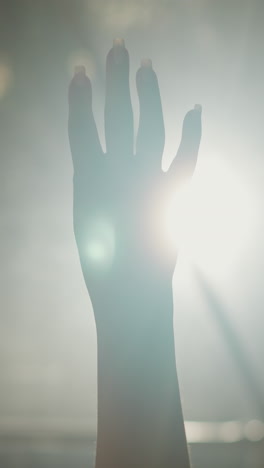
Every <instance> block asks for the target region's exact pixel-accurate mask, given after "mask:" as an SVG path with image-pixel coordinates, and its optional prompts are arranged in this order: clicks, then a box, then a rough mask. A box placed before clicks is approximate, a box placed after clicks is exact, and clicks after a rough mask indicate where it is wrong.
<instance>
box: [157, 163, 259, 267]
mask: <svg viewBox="0 0 264 468" xmlns="http://www.w3.org/2000/svg"><path fill="white" fill-rule="evenodd" d="M255 222H256V206H255V202H254V200H253V197H252V195H251V194H250V190H249V187H248V186H247V185H246V184H245V183H243V182H242V181H241V180H239V177H238V176H237V175H236V173H235V172H234V171H232V170H231V168H229V167H228V166H227V165H225V164H224V163H222V162H220V161H219V160H216V159H214V160H207V161H204V162H203V164H200V165H199V167H198V168H197V171H196V174H195V176H194V178H193V180H192V181H191V183H189V185H186V186H184V187H183V188H181V189H179V190H178V191H175V193H174V195H173V198H172V199H171V202H170V204H169V205H168V209H167V212H166V231H167V239H169V241H170V242H171V243H172V244H176V245H177V246H178V247H179V248H180V251H181V253H182V254H183V255H184V256H185V257H186V258H188V260H189V261H191V262H192V263H194V264H196V265H197V266H198V267H199V268H200V269H202V270H203V271H205V272H206V273H208V274H216V275H217V276H218V275H225V276H226V274H227V273H228V272H230V271H231V269H232V268H233V267H234V266H235V265H236V262H237V261H238V260H239V256H240V255H241V254H243V249H245V248H246V246H247V245H248V243H249V240H250V235H251V234H252V232H253V229H254V227H255Z"/></svg>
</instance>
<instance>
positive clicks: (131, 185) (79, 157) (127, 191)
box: [69, 40, 201, 468]
mask: <svg viewBox="0 0 264 468" xmlns="http://www.w3.org/2000/svg"><path fill="white" fill-rule="evenodd" d="M136 80H137V89H138V95H139V101H140V121H139V129H138V135H137V142H136V154H135V155H134V154H133V139H134V131H133V114H132V106H131V99H130V91H129V57H128V52H127V50H126V48H125V45H124V41H123V40H115V41H114V45H113V48H112V49H111V50H110V52H109V53H108V56H107V61H106V98H105V138H106V148H107V153H106V154H104V153H103V151H102V148H101V145H100V142H99V137H98V132H97V129H96V125H95V121H94V117H93V112H92V89H91V83H90V80H89V78H88V77H87V76H86V71H85V68H84V67H82V66H80V67H77V68H76V70H75V75H74V77H73V79H72V81H71V83H70V87H69V139H70V146H71V152H72V158H73V165H74V233H75V238H76V243H77V246H78V251H79V256H80V262H81V266H82V271H83V275H84V279H85V282H86V285H87V288H88V290H89V293H90V297H91V300H92V304H93V308H94V314H95V321H96V328H97V338H98V437H97V457H96V466H97V468H103V467H106V466H107V467H108V468H112V467H115V468H119V467H120V468H121V467H124V466H126V467H128V466H131V467H132V466H133V467H135V466H137V467H141V466H142V467H143V466H144V468H148V467H154V466H155V467H156V466H157V467H158V466H162V467H165V466H166V467H167V468H170V467H172V466H173V467H174V468H175V467H176V466H179V467H181V468H185V467H188V466H189V464H188V463H189V461H188V453H187V448H186V440H185V434H184V426H183V419H182V413H181V405H180V398H179V390H178V383H177V376H176V370H175V358H174V340H173V321H172V318H173V305H172V292H171V289H172V288H171V281H172V274H173V270H174V267H175V262H176V250H173V249H172V248H171V246H169V245H168V243H167V242H166V237H165V236H164V235H163V230H162V226H161V225H162V223H163V214H164V212H165V210H166V204H167V203H168V199H169V197H170V193H171V191H172V190H173V189H175V187H176V186H177V185H178V184H179V183H180V182H181V181H182V180H183V179H184V178H186V177H188V176H191V175H192V173H193V171H194V168H195V165H196V160H197V155H198V150H199V144H200V139H201V107H200V106H198V105H196V106H195V108H194V109H193V110H191V111H189V112H188V113H187V114H186V116H185V119H184V122H183V131H182V139H181V143H180V146H179V150H178V153H177V156H176V158H175V160H174V161H173V163H172V165H171V167H170V169H169V171H168V172H167V173H165V172H163V171H162V169H161V157H162V153H163V147H164V140H165V132H164V123H163V115H162V106H161V100H160V93H159V87H158V81H157V77H156V74H155V72H154V71H153V69H152V64H151V61H150V60H144V61H143V62H142V64H141V67H140V68H139V70H138V72H137V77H136Z"/></svg>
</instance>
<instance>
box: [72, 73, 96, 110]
mask: <svg viewBox="0 0 264 468" xmlns="http://www.w3.org/2000/svg"><path fill="white" fill-rule="evenodd" d="M91 103H92V84H91V80H90V78H89V77H88V76H87V75H86V69H85V66H84V65H77V66H76V67H75V69H74V75H73V77H72V79H71V82H70V85H69V104H70V105H74V104H76V105H79V106H80V105H81V104H85V105H87V104H89V105H91Z"/></svg>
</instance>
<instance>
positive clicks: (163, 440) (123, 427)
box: [96, 311, 189, 468]
mask: <svg viewBox="0 0 264 468" xmlns="http://www.w3.org/2000/svg"><path fill="white" fill-rule="evenodd" d="M135 315H138V311H137V312H135ZM143 316H144V314H143ZM130 317H131V315H130ZM159 317H160V319H159ZM125 322H126V321H125V320H124V322H123V323H122V320H121V322H120V326H119V328H117V329H116V330H115V331H114V329H112V331H109V330H105V329H104V328H102V327H100V326H97V331H98V453H97V465H96V466H97V468H101V467H104V466H105V464H107V466H108V467H109V468H112V466H113V467H115V468H121V467H122V468H123V467H126V468H127V467H128V466H130V464H131V467H132V466H137V467H139V468H141V466H142V468H143V467H144V468H152V467H154V466H155V467H162V468H163V467H164V468H172V467H173V468H177V467H179V468H188V467H189V460H188V452H187V444H186V439H185V432H184V424H183V417H182V410H181V401H180V394H179V387H178V380H177V374H176V365H175V350H174V335H173V320H172V315H171V317H170V314H168V315H167V319H166V320H164V316H162V314H159V316H157V315H156V317H155V315H154V317H153V320H152V321H151V322H150V321H149V322H148V323H146V322H145V321H144V320H143V319H142V320H141V321H138V323H137V327H136V328H135V327H134V326H133V323H135V324H136V322H131V320H130V323H129V327H127V326H126V323H125Z"/></svg>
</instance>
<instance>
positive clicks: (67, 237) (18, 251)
mask: <svg viewBox="0 0 264 468" xmlns="http://www.w3.org/2000/svg"><path fill="white" fill-rule="evenodd" d="M263 20H264V3H263V2H262V0H239V1H238V0H231V1H226V0H222V1H221V2H217V1H213V0H195V1H194V0H177V1H172V0H171V1H169V0H163V1H158V0H145V1H139V0H134V1H130V0H129V1H125V0H124V1H121V0H109V1H106V0H96V1H95V0H94V1H89V0H86V1H83V0H80V1H76V2H71V1H69V0H64V1H62V0H54V1H52V2H49V1H46V2H44V1H38V0H36V1H29V0H23V1H12V0H10V1H9V2H3V3H2V4H1V7H0V112H1V113H0V119H1V121H0V148H1V184H0V192H1V194H0V203H1V239H2V241H1V245H0V249H1V259H2V261H1V273H0V274H1V299H0V301H1V306H0V307H1V312H0V314H1V315H0V321H1V328H0V366H1V372H0V379H1V383H0V386H1V393H0V427H1V430H4V428H5V427H8V425H9V426H12V425H19V424H20V423H21V424H22V423H23V421H24V422H25V421H29V420H30V421H32V420H33V421H36V422H39V423H41V422H42V423H43V424H44V423H45V424H49V423H50V424H51V425H52V424H53V425H56V424H57V423H58V424H59V421H64V422H65V421H66V422H68V424H69V426H71V425H72V426H74V424H77V425H78V424H80V425H81V424H84V425H87V426H89V427H90V428H91V430H92V431H95V429H96V335H95V324H94V318H93V313H92V308H91V303H90V300H89V296H88V294H87V291H86V288H85V284H84V280H83V277H82V273H81V268H80V265H79V259H78V255H77V248H76V246H75V241H74V235H73V227H72V174H73V170H72V162H71V156H70V151H69V144H68V137H67V114H68V109H67V88H68V84H69V81H70V79H71V76H72V70H73V68H74V64H75V63H77V62H80V61H81V62H84V63H85V65H86V68H87V73H88V75H89V76H90V78H91V80H92V85H93V108H94V113H95V117H96V121H97V124H98V128H99V132H100V136H101V141H102V142H103V144H104V137H103V110H104V85H105V58H106V55H107V52H108V50H109V49H110V47H111V46H112V41H113V38H114V37H116V36H118V37H123V38H124V39H125V43H126V47H127V48H128V50H129V53H130V82H131V95H132V101H133V107H134V111H135V127H137V121H138V100H137V96H136V87H135V73H136V70H137V69H138V67H139V64H140V60H141V58H142V57H150V58H151V59H152V62H153V68H154V69H155V71H156V73H157V75H158V79H159V84H160V91H161V97H162V103H163V112H164V121H165V128H166V147H165V152H164V161H163V164H164V167H167V166H168V164H169V163H170V161H171V159H172V158H173V156H174V155H175V154H176V150H177V145H178V143H179V139H180V134H181V124H182V119H183V117H184V115H185V113H186V112H187V111H188V110H189V109H190V108H192V107H193V105H194V104H195V103H196V102H199V103H201V104H202V105H203V137H202V144H201V149H200V160H201V162H202V163H203V164H204V166H205V165H206V161H207V160H209V159H210V158H214V157H218V158H221V159H222V160H223V161H226V162H227V164H228V165H230V167H232V170H233V172H235V173H237V174H238V176H239V177H241V178H242V179H243V181H244V182H245V183H246V185H247V187H248V188H249V190H250V192H251V193H252V198H253V200H254V209H256V213H257V216H256V222H255V224H254V230H253V232H251V238H250V241H249V242H248V243H247V244H246V245H245V248H244V250H243V252H241V256H240V257H239V259H238V260H237V263H236V264H235V265H233V268H232V271H229V270H228V269H227V271H226V272H224V274H221V275H219V276H217V275H216V277H215V278H207V279H208V281H209V282H210V284H212V287H213V289H214V293H215V294H216V295H217V297H219V299H220V301H221V304H222V306H223V307H224V310H225V314H226V316H227V317H228V320H229V322H230V323H231V325H232V327H233V329H234V330H236V333H237V335H238V336H239V340H240V345H241V346H242V347H243V350H244V353H245V354H246V356H247V358H248V360H249V362H250V364H251V367H252V372H253V373H254V375H255V376H256V379H257V380H258V385H259V389H260V391H261V390H263V394H264V373H263V358H264V345H263V329H264V317H263V303H264V288H263V285H262V283H263V275H264V247H263V235H264V223H263V212H262V210H261V201H262V199H263V194H264V188H263V187H264V184H263V182H264V180H263V178H264V177H263V174H264V171H263V168H264V167H263V166H264V161H263V149H264V144H263V104H264V95H263V83H264V67H263V41H264V30H263ZM199 164H200V161H199V163H198V165H199ZM222 190H223V191H225V181H224V180H223V183H222ZM208 197H210V194H208ZM234 216H235V213H234ZM174 279H175V281H174V301H175V339H176V358H177V366H178V372H179V380H180V387H181V393H182V400H183V411H184V417H185V419H186V420H187V421H226V420H227V421H228V420H251V419H263V418H264V415H263V414H261V412H260V408H259V405H258V403H257V402H256V399H255V397H254V395H253V394H251V393H250V391H249V390H248V388H247V385H246V383H245V378H244V377H243V375H242V373H241V371H240V369H239V368H238V366H237V365H236V362H235V360H234V359H233V357H232V355H231V351H230V346H228V339H227V340H226V339H225V338H224V336H223V333H222V331H221V330H220V328H219V324H218V323H217V320H216V319H215V316H214V310H213V306H212V302H211V303H210V301H209V302H208V300H206V298H205V297H204V294H203V291H202V289H201V288H200V287H199V282H197V280H196V277H195V275H192V274H191V275H190V277H188V278H187V279H186V278H184V273H183V272H181V265H180V264H179V268H178V269H177V268H176V273H175V278H174ZM21 421H22V422H21ZM78 427H79V426H78Z"/></svg>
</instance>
